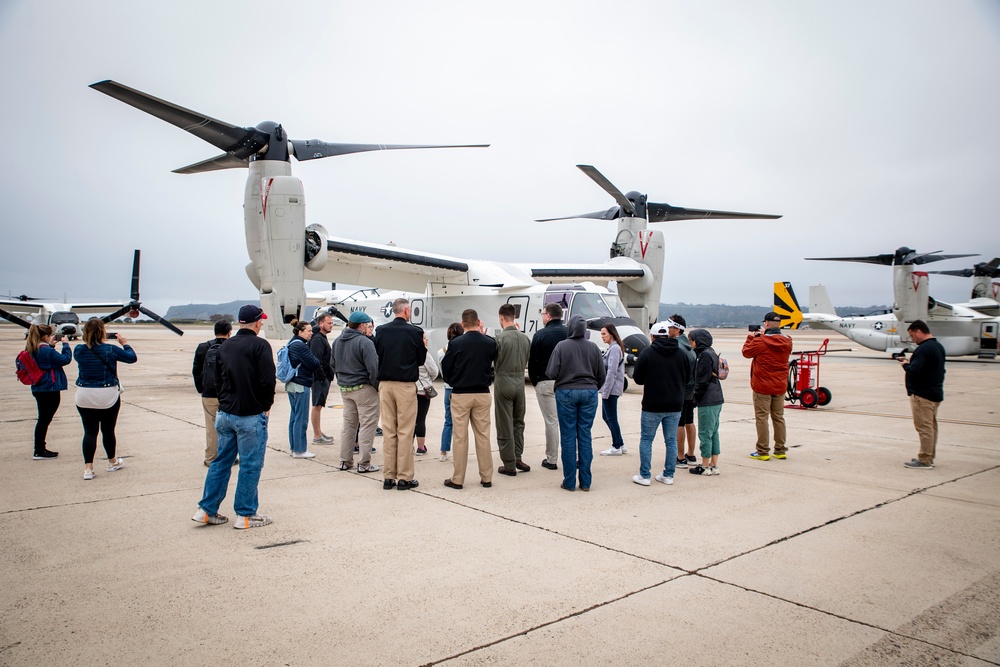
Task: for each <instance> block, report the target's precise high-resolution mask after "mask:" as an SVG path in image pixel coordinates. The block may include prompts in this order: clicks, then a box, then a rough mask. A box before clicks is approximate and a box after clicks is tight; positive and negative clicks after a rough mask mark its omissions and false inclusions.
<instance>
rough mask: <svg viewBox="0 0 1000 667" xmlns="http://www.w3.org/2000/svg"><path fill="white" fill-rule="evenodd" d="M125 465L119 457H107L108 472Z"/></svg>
mask: <svg viewBox="0 0 1000 667" xmlns="http://www.w3.org/2000/svg"><path fill="white" fill-rule="evenodd" d="M124 467H125V461H124V460H123V459H121V458H117V459H108V472H114V471H116V470H121V469H122V468H124Z"/></svg>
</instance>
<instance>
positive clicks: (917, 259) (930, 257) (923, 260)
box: [906, 250, 979, 265]
mask: <svg viewBox="0 0 1000 667" xmlns="http://www.w3.org/2000/svg"><path fill="white" fill-rule="evenodd" d="M939 252H941V251H940V250H935V251H934V252H927V253H923V254H920V255H914V256H913V257H912V258H910V259H909V261H908V262H906V263H907V264H918V265H919V264H930V263H931V262H940V261H942V260H945V259H958V258H960V257H978V256H979V255H975V254H972V255H938V254H935V253H939Z"/></svg>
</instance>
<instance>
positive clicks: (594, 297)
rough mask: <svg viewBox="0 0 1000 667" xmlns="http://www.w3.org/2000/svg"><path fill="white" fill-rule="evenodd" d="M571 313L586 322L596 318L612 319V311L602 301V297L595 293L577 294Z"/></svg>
mask: <svg viewBox="0 0 1000 667" xmlns="http://www.w3.org/2000/svg"><path fill="white" fill-rule="evenodd" d="M570 313H572V314H573V315H580V316H582V317H583V319H585V320H589V319H591V318H594V317H611V309H610V308H608V305H607V304H606V303H604V301H603V300H602V299H601V295H600V294H594V293H593V292H577V293H576V297H575V298H574V299H573V305H572V307H571V308H570Z"/></svg>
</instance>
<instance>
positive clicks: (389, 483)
mask: <svg viewBox="0 0 1000 667" xmlns="http://www.w3.org/2000/svg"><path fill="white" fill-rule="evenodd" d="M394 486H396V480H394V479H384V480H382V488H383V489H385V490H386V491H388V490H389V489H391V488H392V487H394Z"/></svg>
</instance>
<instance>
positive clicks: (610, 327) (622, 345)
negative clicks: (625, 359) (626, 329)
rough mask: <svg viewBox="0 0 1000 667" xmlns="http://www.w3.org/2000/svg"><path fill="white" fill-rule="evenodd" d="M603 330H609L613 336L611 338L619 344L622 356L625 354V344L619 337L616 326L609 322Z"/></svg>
mask: <svg viewBox="0 0 1000 667" xmlns="http://www.w3.org/2000/svg"><path fill="white" fill-rule="evenodd" d="M602 328H604V329H607V331H608V333H609V334H611V337H612V338H614V339H615V342H616V343H618V347H620V348H621V349H622V354H625V343H623V342H622V337H621V336H619V335H618V329H617V328H616V327H615V325H613V324H611V323H610V322H609V323H607V324H605V325H604V327H602Z"/></svg>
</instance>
